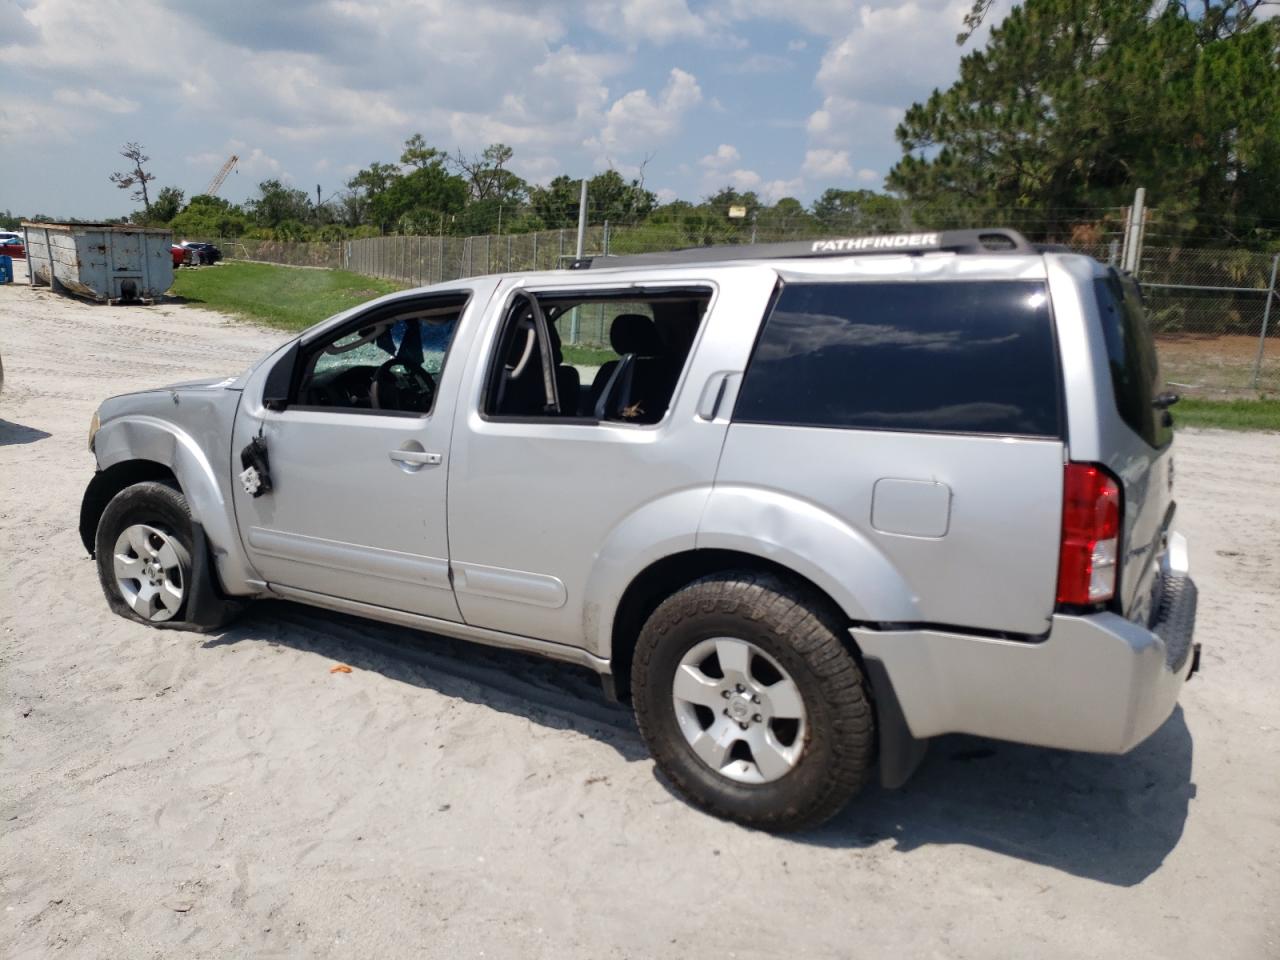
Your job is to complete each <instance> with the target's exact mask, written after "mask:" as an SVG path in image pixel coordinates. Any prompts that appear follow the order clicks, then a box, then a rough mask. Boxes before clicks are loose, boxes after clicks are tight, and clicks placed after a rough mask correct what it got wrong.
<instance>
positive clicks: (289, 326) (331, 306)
mask: <svg viewBox="0 0 1280 960" xmlns="http://www.w3.org/2000/svg"><path fill="white" fill-rule="evenodd" d="M403 289H404V287H402V286H401V285H399V284H397V283H393V282H391V281H390V280H375V279H374V278H372V277H362V276H360V275H359V274H356V273H347V272H346V271H343V270H307V269H302V268H299V267H278V266H274V265H272V264H268V263H221V264H218V265H217V266H215V267H197V268H194V269H193V268H191V267H183V268H182V269H180V270H177V271H175V272H174V275H173V286H172V287H171V288H170V290H169V293H170V294H172V295H174V296H178V297H182V298H183V299H185V300H186V302H187V303H190V304H191V305H192V306H197V307H207V308H208V309H210V310H220V311H222V312H223V313H230V314H234V315H236V316H240V317H245V318H247V319H250V320H257V321H259V322H261V323H265V324H268V325H269V326H273V327H281V328H283V329H285V330H303V329H305V328H306V327H309V326H311V325H312V324H314V323H319V322H320V321H321V320H324V319H325V318H326V317H331V316H333V315H334V314H335V313H339V312H341V311H343V310H346V309H348V308H349V307H354V306H356V305H358V304H361V303H364V302H365V301H366V300H372V299H373V298H374V297H380V296H382V295H383V294H384V293H394V292H395V291H396V290H403Z"/></svg>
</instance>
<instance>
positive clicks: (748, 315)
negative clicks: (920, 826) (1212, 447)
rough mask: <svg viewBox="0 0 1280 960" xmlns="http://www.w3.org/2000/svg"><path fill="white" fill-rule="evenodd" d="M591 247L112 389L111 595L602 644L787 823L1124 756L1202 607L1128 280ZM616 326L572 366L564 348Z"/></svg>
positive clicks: (559, 648)
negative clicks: (921, 782)
mask: <svg viewBox="0 0 1280 960" xmlns="http://www.w3.org/2000/svg"><path fill="white" fill-rule="evenodd" d="M574 266H575V267H577V268H578V269H573V270H557V271H544V272H537V273H527V274H517V275H512V276H488V277H472V278H468V279H463V280H457V281H452V282H449V283H444V284H438V285H435V286H431V287H426V288H422V289H418V290H412V291H408V292H405V293H396V294H392V295H390V296H386V297H383V298H381V299H378V300H375V301H373V302H371V303H368V304H365V305H363V306H360V307H357V308H354V309H352V310H349V311H347V312H345V313H342V314H339V315H337V316H335V317H332V318H330V319H329V320H326V321H324V322H322V323H319V324H317V325H316V326H314V327H312V328H311V329H309V330H307V331H305V332H304V333H302V334H300V335H299V336H297V337H295V338H294V339H292V340H290V341H288V342H287V343H285V344H283V345H282V346H281V347H280V348H279V349H277V350H276V351H275V352H273V353H272V354H270V355H269V356H268V357H266V358H265V359H263V360H262V361H261V362H259V363H258V364H257V365H255V366H254V367H252V368H251V369H249V370H248V371H246V372H244V373H243V374H241V375H240V376H238V377H232V378H229V379H224V380H216V381H215V380H209V381H200V382H197V383H188V384H180V385H177V386H174V387H170V388H166V389H164V390H151V391H146V392H142V393H135V394H129V395H126V396H122V397H115V398H112V399H110V400H107V401H106V402H104V403H103V404H102V406H101V407H100V409H99V411H98V413H97V414H96V415H95V417H94V421H93V424H92V426H91V428H90V448H91V449H92V450H93V452H94V454H95V456H96V459H97V466H98V472H97V473H96V474H95V476H94V478H93V480H92V481H91V482H90V484H89V487H88V490H87V491H86V493H85V497H84V502H83V507H82V512H81V517H80V533H81V537H82V539H83V541H84V545H85V547H86V548H87V549H88V551H89V552H90V554H92V555H95V556H96V557H97V563H98V571H99V575H100V578H101V582H102V587H103V590H104V591H105V593H106V597H107V601H108V603H109V604H110V606H111V608H112V609H113V610H114V611H116V612H117V613H119V614H120V615H122V616H124V617H127V618H130V619H133V620H137V621H139V622H142V623H147V624H151V625H153V626H157V627H173V626H178V627H182V628H201V629H215V628H217V627H218V626H220V625H221V624H223V623H224V622H225V620H226V619H227V618H228V617H229V616H230V615H232V614H233V613H234V612H235V611H236V610H237V609H238V608H239V607H240V605H241V604H242V603H243V602H244V601H246V600H248V599H250V598H253V597H283V598H287V599H290V600H295V601H300V602H302V603H307V604H312V605H314V606H317V607H323V608H327V609H331V610H337V611H342V612H345V613H350V614H356V615H360V616H365V617H370V618H372V619H376V620H381V621H385V622H388V623H394V624H402V625H407V626H410V627H415V628H418V629H421V630H424V631H428V632H432V633H440V634H446V635H449V636H454V637H461V638H464V639H468V640H473V641H476V642H477V643H482V644H493V645H497V646H502V647H512V648H516V649H520V650H525V651H531V652H533V653H536V654H540V655H543V656H547V657H551V658H554V659H559V660H565V661H569V662H571V663H576V664H581V665H584V666H586V667H589V668H591V669H593V670H595V671H597V672H598V673H599V674H600V675H601V677H602V678H603V681H604V683H605V687H606V690H608V691H610V692H611V693H612V694H613V695H615V696H617V697H619V698H622V699H629V700H630V701H631V702H632V704H633V705H634V708H635V713H636V718H637V721H638V724H639V729H640V732H641V734H642V736H643V737H644V739H645V741H646V743H647V744H648V746H649V749H650V750H651V751H652V754H653V756H654V758H655V760H656V762H657V764H658V766H659V767H660V768H661V769H662V770H663V772H664V773H665V775H666V776H667V778H668V779H669V781H670V783H671V784H672V785H673V787H674V788H675V790H677V791H678V792H679V793H680V794H681V795H682V796H684V797H686V798H687V799H688V800H690V801H692V802H693V803H694V804H697V805H698V806H700V807H702V808H703V809H705V810H708V811H710V812H711V813H714V814H716V815H718V816H722V817H727V818H729V819H732V820H735V821H738V822H740V823H744V824H749V825H751V826H756V827H762V828H767V829H794V828H800V827H805V826H809V825H812V824H815V823H818V822H821V821H822V820H823V819H825V818H827V817H829V816H831V815H832V814H834V813H835V812H836V811H837V810H839V809H840V808H841V806H842V805H843V804H844V803H845V802H846V801H847V800H848V799H849V798H850V797H852V796H853V795H854V794H855V793H857V792H858V790H859V789H860V788H861V787H862V786H863V785H864V784H865V783H866V782H867V781H868V780H869V778H870V777H871V776H872V773H873V768H874V765H875V764H876V763H877V760H878V763H879V776H880V780H881V782H882V783H884V784H886V785H889V786H895V785H898V784H901V783H902V782H904V781H905V780H906V778H907V777H908V776H909V775H910V773H911V771H912V770H913V769H914V766H915V764H916V763H917V762H918V760H919V757H920V754H921V752H922V749H923V745H924V743H925V742H926V741H927V739H928V738H931V737H934V736H937V735H940V734H947V733H968V734H975V735H979V736H986V737H995V738H1001V739H1005V740H1012V741H1017V742H1021V743H1028V744H1035V745H1039V746H1044V747H1057V748H1064V749H1070V750H1086V751H1096V752H1102V753H1124V752H1126V751H1128V750H1130V749H1131V748H1133V747H1134V746H1135V745H1137V744H1138V743H1140V742H1142V741H1143V740H1144V739H1146V738H1147V737H1148V736H1149V735H1150V734H1151V733H1152V732H1153V731H1154V730H1156V729H1157V728H1158V727H1159V726H1160V725H1161V724H1162V723H1163V722H1164V721H1165V720H1166V718H1168V716H1169V715H1170V713H1171V712H1172V710H1173V708H1174V705H1175V702H1176V700H1177V697H1178V693H1179V690H1180V688H1181V686H1182V684H1183V682H1184V681H1185V680H1186V679H1187V678H1188V677H1189V676H1190V675H1191V674H1192V673H1194V672H1195V670H1196V669H1197V666H1198V663H1199V647H1198V645H1197V644H1195V643H1194V642H1193V639H1192V637H1193V629H1194V621H1195V610H1196V591H1195V585H1194V583H1193V582H1192V580H1191V579H1190V577H1189V575H1188V567H1189V565H1188V561H1187V546H1186V541H1185V540H1184V539H1183V537H1182V536H1181V535H1179V534H1178V533H1176V532H1175V531H1174V530H1173V528H1172V521H1173V518H1174V501H1173V498H1172V484H1173V455H1172V446H1171V441H1172V433H1171V422H1172V420H1171V416H1170V413H1169V410H1168V407H1169V406H1170V405H1171V404H1172V403H1173V402H1174V400H1176V397H1175V396H1174V395H1172V394H1168V393H1164V392H1162V390H1161V382H1160V380H1159V377H1158V372H1157V367H1156V356H1155V352H1154V349H1153V342H1152V337H1151V333H1150V330H1149V329H1148V326H1147V322H1146V319H1145V317H1144V314H1143V307H1142V302H1141V297H1140V295H1139V292H1138V289H1137V287H1136V286H1135V285H1134V283H1133V282H1132V280H1130V279H1129V278H1128V277H1127V276H1125V275H1122V274H1120V273H1117V272H1116V271H1115V270H1114V269H1112V268H1110V267H1107V266H1105V265H1103V264H1101V263H1099V262H1097V261H1095V260H1093V259H1090V258H1088V257H1084V256H1079V255H1075V254H1069V253H1061V252H1054V251H1048V250H1041V249H1039V248H1036V247H1033V246H1032V245H1030V244H1028V243H1027V242H1026V240H1024V239H1023V238H1022V237H1021V236H1020V235H1018V234H1016V233H1014V232H1012V231H1007V230H983V231H959V232H954V233H915V234H903V235H894V236H875V237H854V238H832V239H828V240H819V241H814V242H812V243H807V242H806V243H787V244H775V245H756V246H750V247H729V248H718V249H717V248H704V249H698V250H692V251H685V252H680V253H668V254H649V255H640V256H634V257H621V258H616V259H597V260H595V261H587V262H581V263H577V264H575V265H574ZM602 312H603V313H605V314H606V315H607V316H609V317H611V318H612V321H611V324H612V327H611V338H612V346H613V350H614V352H615V353H616V357H615V358H614V359H612V360H610V361H609V362H607V363H604V364H603V365H602V366H600V367H599V369H598V371H595V372H594V374H593V375H591V376H590V377H589V378H588V377H584V371H583V370H580V369H579V368H576V367H574V366H571V365H568V364H566V363H565V362H564V359H563V351H562V347H561V333H562V331H564V330H568V329H573V328H574V327H573V325H574V323H575V320H576V319H577V318H580V317H582V316H591V317H594V316H598V315H600V314H601V313H602ZM335 451H340V454H335ZM233 463H234V464H235V466H232V464H233Z"/></svg>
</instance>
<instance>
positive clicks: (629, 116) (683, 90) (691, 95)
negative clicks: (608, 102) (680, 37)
mask: <svg viewBox="0 0 1280 960" xmlns="http://www.w3.org/2000/svg"><path fill="white" fill-rule="evenodd" d="M701 100H702V88H701V87H699V86H698V81H697V79H696V78H695V77H694V76H693V74H691V73H686V72H685V71H683V70H681V69H680V68H679V67H674V68H672V70H671V73H670V75H669V77H668V80H667V85H666V87H665V88H664V89H663V91H662V93H661V94H660V95H659V96H658V98H657V99H654V98H653V97H651V96H649V91H647V90H643V89H641V90H632V91H631V92H630V93H626V94H623V95H622V96H621V97H619V98H618V99H617V100H615V101H614V102H613V104H612V106H610V107H609V109H608V111H607V112H606V113H605V116H604V123H603V126H602V127H601V130H600V134H599V136H598V137H591V138H588V139H587V140H586V141H584V143H585V145H587V146H591V147H602V148H603V149H604V150H605V151H606V152H609V151H614V150H635V149H640V148H642V147H646V146H648V145H649V144H651V143H653V142H654V141H655V140H661V139H665V138H666V137H669V136H671V135H672V134H673V133H675V132H676V131H677V130H679V129H680V125H681V123H682V122H683V120H684V115H685V113H687V112H688V111H689V110H690V109H692V108H693V107H695V106H697V104H698V103H699V102H701Z"/></svg>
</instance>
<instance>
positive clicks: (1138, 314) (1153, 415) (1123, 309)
mask: <svg viewBox="0 0 1280 960" xmlns="http://www.w3.org/2000/svg"><path fill="white" fill-rule="evenodd" d="M1093 288H1094V294H1095V295H1096V296H1097V298H1098V313H1099V314H1100V315H1101V316H1102V333H1103V336H1104V337H1105V339H1106V342H1107V363H1108V366H1110V368H1111V389H1112V390H1113V391H1114V393H1115V398H1116V410H1117V411H1118V412H1119V414H1120V419H1122V420H1123V421H1124V422H1125V423H1127V424H1128V425H1129V426H1130V427H1131V428H1132V429H1133V431H1134V432H1135V433H1136V434H1138V436H1140V437H1142V439H1143V440H1145V441H1147V443H1149V444H1151V446H1153V447H1163V446H1164V445H1165V444H1166V443H1168V442H1169V440H1170V439H1172V436H1173V434H1172V432H1171V430H1170V428H1169V427H1168V426H1166V425H1165V415H1164V411H1163V410H1157V409H1156V407H1155V403H1154V402H1155V398H1156V394H1158V393H1159V392H1160V365H1159V363H1158V361H1157V359H1156V345H1155V340H1154V339H1153V338H1152V336H1151V330H1150V328H1149V327H1148V325H1147V317H1146V311H1145V310H1143V308H1142V297H1141V295H1140V294H1139V293H1138V287H1137V284H1135V283H1134V282H1133V281H1132V280H1121V279H1120V277H1119V276H1117V275H1116V274H1115V273H1112V274H1111V275H1110V276H1108V277H1107V278H1106V279H1103V280H1095V281H1094V282H1093Z"/></svg>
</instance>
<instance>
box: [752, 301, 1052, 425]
mask: <svg viewBox="0 0 1280 960" xmlns="http://www.w3.org/2000/svg"><path fill="white" fill-rule="evenodd" d="M1060 394H1061V391H1060V389H1059V376H1058V361H1057V351H1056V348H1055V342H1054V335H1053V324H1052V320H1051V318H1050V315H1049V298H1048V294H1047V291H1046V289H1045V285H1044V284H1043V283H1042V282H1035V281H1021V280H1018V281H1008V280H1001V281H963V282H961V281H947V282H938V283H933V282H925V283H794V284H787V285H786V286H785V287H783V288H782V290H781V292H780V293H779V295H778V297H777V301H776V303H775V304H774V307H773V309H772V311H771V312H770V314H769V316H768V318H767V319H766V321H765V325H764V329H763V331H762V332H761V334H760V341H759V343H758V344H757V345H756V350H755V353H754V355H753V356H752V358H751V363H750V366H749V367H748V369H747V374H746V378H745V381H744V383H743V386H742V392H741V394H740V395H739V399H738V404H737V407H736V409H735V411H734V417H735V419H737V420H743V421H747V422H752V423H771V424H790V425H795V426H816V427H852V428H861V429H868V430H912V431H931V432H947V433H985V434H1002V435H1018V436H1044V437H1059V436H1061V435H1062V428H1061V422H1062V417H1061V413H1060Z"/></svg>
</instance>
